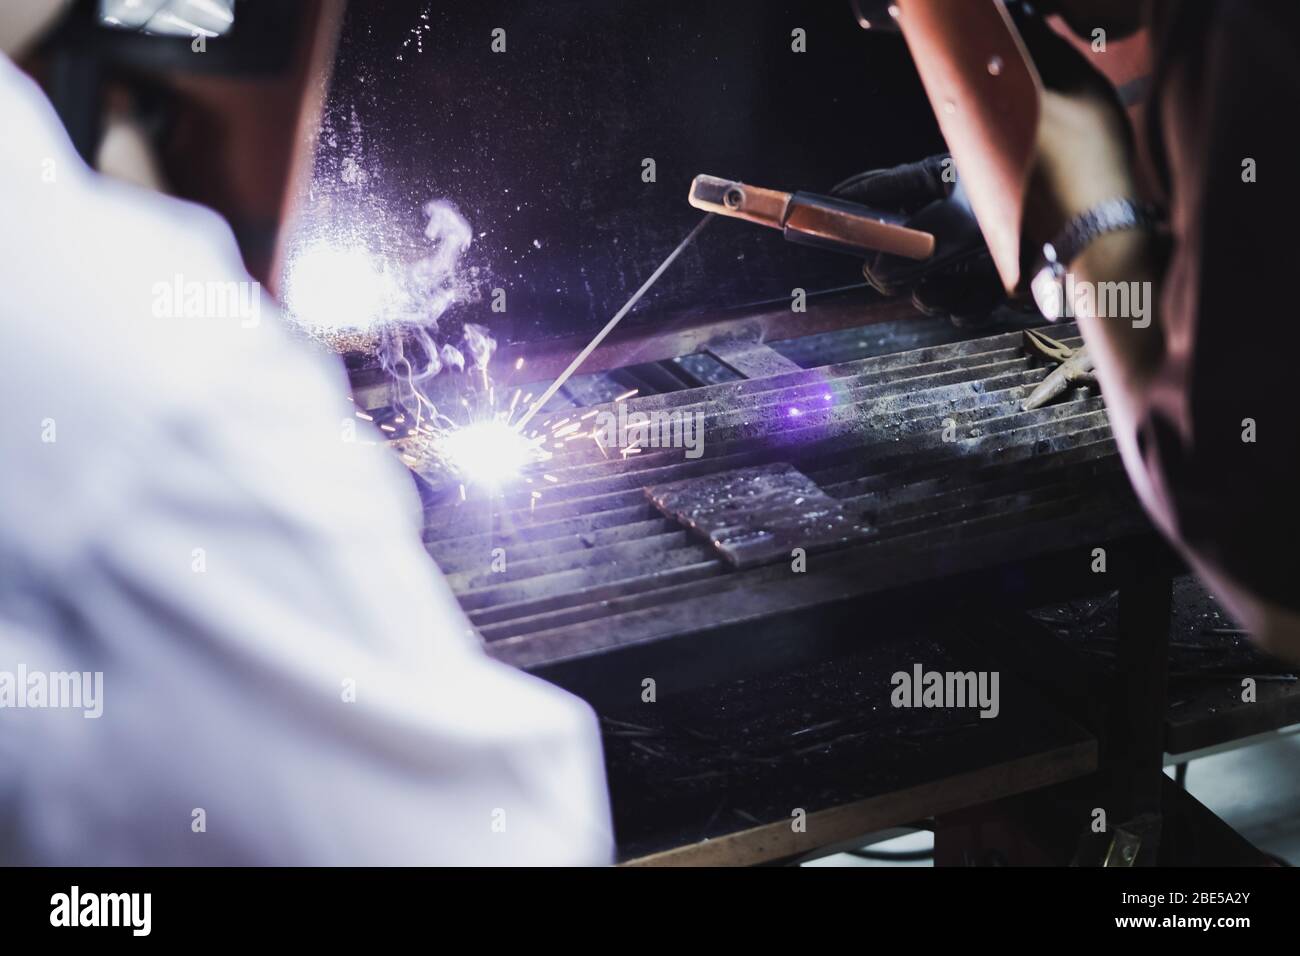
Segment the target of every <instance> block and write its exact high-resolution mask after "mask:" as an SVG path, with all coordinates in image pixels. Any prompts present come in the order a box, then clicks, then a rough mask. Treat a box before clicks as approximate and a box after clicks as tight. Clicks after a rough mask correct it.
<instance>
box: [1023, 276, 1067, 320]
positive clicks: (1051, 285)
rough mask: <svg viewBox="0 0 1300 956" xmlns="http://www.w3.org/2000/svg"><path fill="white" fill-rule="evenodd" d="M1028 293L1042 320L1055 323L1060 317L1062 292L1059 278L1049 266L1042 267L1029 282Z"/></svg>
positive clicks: (1062, 307)
mask: <svg viewBox="0 0 1300 956" xmlns="http://www.w3.org/2000/svg"><path fill="white" fill-rule="evenodd" d="M1029 291H1030V293H1031V294H1032V295H1033V297H1034V304H1035V305H1037V306H1038V311H1039V312H1041V313H1043V318H1045V319H1047V320H1049V321H1051V322H1055V321H1057V320H1058V319H1060V317H1061V313H1062V312H1063V311H1064V305H1065V303H1064V302H1063V301H1062V299H1063V296H1064V290H1063V289H1062V288H1061V277H1060V275H1059V274H1058V272H1057V270H1056V269H1054V268H1052V266H1051V265H1046V266H1043V268H1041V269H1039V270H1038V273H1037V275H1035V276H1034V278H1033V279H1031V280H1030V282H1029Z"/></svg>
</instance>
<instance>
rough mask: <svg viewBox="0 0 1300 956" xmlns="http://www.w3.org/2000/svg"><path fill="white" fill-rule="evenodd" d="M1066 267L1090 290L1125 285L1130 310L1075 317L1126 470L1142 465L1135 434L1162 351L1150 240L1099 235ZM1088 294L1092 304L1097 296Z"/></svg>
mask: <svg viewBox="0 0 1300 956" xmlns="http://www.w3.org/2000/svg"><path fill="white" fill-rule="evenodd" d="M1070 271H1071V272H1072V273H1073V275H1074V280H1075V282H1076V283H1083V282H1087V283H1090V284H1091V286H1092V288H1093V289H1098V288H1100V287H1101V284H1102V283H1125V284H1127V285H1128V288H1129V289H1130V292H1129V297H1128V301H1129V303H1130V310H1129V311H1130V313H1131V314H1130V315H1126V316H1119V315H1098V314H1097V310H1096V309H1095V308H1093V310H1092V311H1091V312H1088V311H1086V310H1085V311H1082V312H1080V313H1079V314H1078V320H1079V328H1080V330H1081V332H1082V333H1083V339H1084V341H1085V342H1086V343H1087V345H1088V351H1089V352H1090V353H1091V355H1092V358H1093V362H1094V365H1095V369H1096V375H1097V378H1098V380H1099V381H1100V382H1101V386H1102V390H1103V392H1104V394H1105V396H1106V407H1107V409H1108V410H1109V413H1110V417H1111V422H1112V426H1113V428H1114V431H1115V436H1116V440H1117V441H1118V442H1119V443H1120V449H1121V451H1122V452H1123V453H1124V457H1125V461H1126V463H1127V465H1128V467H1129V471H1130V473H1132V472H1133V471H1134V470H1135V469H1139V468H1145V466H1144V465H1143V463H1142V462H1140V461H1139V460H1137V458H1136V455H1137V449H1136V441H1135V436H1136V432H1137V427H1138V424H1139V421H1140V419H1141V416H1142V409H1143V408H1144V406H1145V396H1146V394H1147V391H1148V389H1149V388H1150V386H1151V381H1152V378H1153V377H1154V375H1155V374H1156V372H1157V370H1158V368H1159V364H1160V362H1161V360H1162V357H1163V355H1164V351H1165V342H1164V334H1163V332H1162V328H1163V326H1162V324H1161V321H1160V315H1159V304H1160V288H1161V277H1160V273H1159V262H1158V256H1157V249H1156V244H1155V240H1154V238H1153V237H1152V236H1150V235H1149V234H1148V233H1145V232H1136V231H1129V232H1118V233H1112V234H1111V235H1107V236H1103V237H1101V238H1099V239H1097V240H1096V241H1094V242H1093V243H1091V244H1090V245H1089V246H1088V248H1087V249H1086V250H1084V252H1083V253H1082V254H1081V255H1080V256H1079V258H1078V259H1076V260H1075V262H1074V263H1073V265H1072V267H1071V270H1070ZM1135 283H1136V285H1135ZM1139 296H1140V298H1138V297H1139ZM1092 299H1093V303H1092V304H1093V305H1094V306H1095V305H1096V303H1097V302H1098V301H1100V300H1101V296H1097V295H1094V296H1093V297H1092ZM1138 302H1141V303H1142V304H1143V314H1141V315H1139V314H1137V311H1136V309H1135V308H1133V307H1134V306H1135V305H1136V304H1137V303H1138Z"/></svg>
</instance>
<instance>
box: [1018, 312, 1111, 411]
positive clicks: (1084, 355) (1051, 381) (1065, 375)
mask: <svg viewBox="0 0 1300 956" xmlns="http://www.w3.org/2000/svg"><path fill="white" fill-rule="evenodd" d="M1025 344H1026V345H1027V346H1028V347H1029V348H1030V349H1032V350H1033V351H1035V352H1037V353H1038V354H1039V355H1041V356H1043V358H1046V359H1050V360H1051V361H1053V362H1059V363H1060V364H1059V365H1057V367H1056V368H1054V369H1052V371H1051V372H1050V373H1049V374H1048V376H1047V378H1045V379H1043V380H1042V381H1041V382H1039V383H1038V387H1037V388H1035V389H1034V390H1033V391H1032V392H1030V393H1029V397H1028V398H1026V399H1025V402H1024V409H1025V411H1027V412H1029V411H1033V410H1034V409H1035V408H1041V407H1042V406H1044V405H1046V404H1047V403H1048V402H1050V401H1052V399H1054V398H1056V397H1057V396H1059V395H1061V394H1062V393H1063V392H1065V391H1066V390H1067V389H1069V388H1071V387H1076V386H1080V385H1096V384H1097V377H1096V376H1095V375H1093V373H1092V356H1090V355H1089V354H1088V347H1087V346H1086V345H1081V346H1079V348H1077V349H1072V348H1070V347H1069V346H1068V345H1063V344H1062V343H1060V342H1058V341H1056V339H1053V338H1049V337H1048V336H1046V335H1044V334H1043V333H1042V332H1038V331H1035V330H1034V329H1025Z"/></svg>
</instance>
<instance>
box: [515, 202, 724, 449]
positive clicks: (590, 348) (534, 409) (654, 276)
mask: <svg viewBox="0 0 1300 956" xmlns="http://www.w3.org/2000/svg"><path fill="white" fill-rule="evenodd" d="M713 215H714V214H713V213H711V212H710V213H705V215H704V218H703V219H701V220H700V221H699V222H698V223H697V224H696V226H695V228H694V229H692V230H691V231H690V234H689V235H688V236H687V237H686V238H685V239H683V240H682V241H681V243H680V244H679V245H678V246H677V248H676V249H674V250H673V251H672V252H670V253H669V254H668V258H667V259H665V260H664V261H663V262H661V263H659V268H658V269H656V270H655V271H654V272H652V273H651V274H650V278H648V279H646V280H645V282H643V283H642V284H641V288H639V289H637V290H636V292H635V293H633V295H632V298H630V299H628V300H627V302H626V303H625V304H624V306H623V308H621V309H619V310H618V312H616V313H615V314H614V317H613V318H612V319H610V320H609V322H607V323H606V324H605V327H604V328H603V329H601V330H600V331H599V332H597V333H596V337H595V338H594V339H592V340H591V341H590V342H588V343H587V346H586V348H584V349H583V350H582V351H581V352H579V353H578V357H577V358H575V359H574V360H573V361H572V362H570V363H569V367H568V368H566V369H565V370H564V371H563V372H561V373H560V377H559V378H557V379H556V380H555V381H554V382H552V383H551V387H550V388H548V389H547V390H546V391H544V392H542V397H541V398H539V399H538V400H537V401H535V402H533V404H532V405H531V406H529V408H528V411H527V412H526V413H525V414H524V417H523V418H521V419H519V424H518V425H517V426H516V427H517V428H518V429H519V431H521V432H522V431H523V430H524V426H526V425H527V424H528V422H529V420H530V419H532V417H533V416H534V415H536V414H537V413H538V412H539V411H541V410H542V406H543V405H545V404H546V403H547V402H549V401H550V400H551V396H552V395H554V394H555V393H556V392H558V391H559V390H560V388H561V386H563V385H564V383H565V382H567V381H568V380H569V379H570V378H571V377H572V375H573V373H574V372H576V371H577V370H578V366H580V365H581V364H582V363H583V362H585V361H586V360H587V356H588V355H590V354H591V353H592V352H594V351H596V346H597V345H599V344H600V343H601V342H603V341H604V339H605V336H607V335H609V333H610V332H613V331H614V326H616V325H618V324H619V323H620V322H622V321H623V316H625V315H627V314H628V313H629V312H631V311H632V307H633V306H635V305H636V304H637V303H638V302H640V301H641V296H643V295H645V294H646V291H647V290H648V289H649V288H650V287H651V286H652V285H654V284H655V282H657V281H658V279H659V277H660V276H661V275H663V274H664V270H665V269H667V268H668V267H669V266H670V265H672V264H673V260H674V259H676V258H677V257H678V256H680V255H681V254H682V250H683V249H685V248H686V247H687V246H689V245H690V244H691V243H692V242H693V241H694V240H695V237H696V236H698V235H699V234H700V231H701V230H702V229H703V228H704V227H705V226H707V225H708V224H709V220H710V219H712V218H713Z"/></svg>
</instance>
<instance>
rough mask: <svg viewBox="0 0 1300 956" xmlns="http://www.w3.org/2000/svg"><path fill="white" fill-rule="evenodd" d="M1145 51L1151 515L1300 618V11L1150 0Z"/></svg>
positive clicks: (1256, 3)
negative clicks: (1151, 297)
mask: <svg viewBox="0 0 1300 956" xmlns="http://www.w3.org/2000/svg"><path fill="white" fill-rule="evenodd" d="M1152 45H1153V49H1154V52H1155V70H1154V75H1153V82H1152V88H1151V101H1150V103H1149V105H1148V108H1147V114H1146V115H1147V130H1146V136H1145V142H1144V144H1143V145H1144V147H1145V150H1144V151H1145V153H1146V155H1147V158H1148V160H1149V162H1150V166H1151V172H1152V173H1153V174H1154V176H1153V178H1154V180H1155V181H1156V182H1157V183H1158V185H1159V187H1160V189H1162V190H1163V192H1164V194H1165V195H1164V197H1163V198H1164V202H1165V204H1166V205H1167V207H1168V209H1169V211H1170V217H1171V226H1172V232H1173V245H1172V250H1171V253H1170V259H1169V262H1168V269H1167V271H1166V273H1165V284H1164V290H1163V298H1162V303H1161V305H1162V309H1161V322H1162V324H1163V327H1164V334H1165V339H1166V350H1165V355H1164V360H1163V362H1162V365H1161V367H1160V369H1159V372H1158V374H1157V376H1156V379H1155V383H1154V388H1153V389H1152V390H1151V392H1150V394H1149V396H1148V401H1147V407H1146V409H1145V415H1144V416H1143V417H1142V419H1141V420H1140V421H1139V424H1138V442H1139V447H1140V448H1141V449H1142V452H1143V456H1144V459H1145V461H1146V465H1147V467H1148V469H1149V470H1150V472H1151V479H1152V482H1153V484H1154V487H1155V491H1156V498H1157V501H1156V511H1157V515H1156V517H1157V520H1159V521H1160V522H1161V524H1162V525H1164V526H1165V527H1166V528H1167V529H1169V530H1170V531H1171V533H1172V534H1173V535H1175V536H1176V537H1177V538H1178V539H1179V540H1181V541H1182V542H1183V543H1184V544H1186V545H1187V546H1188V547H1189V548H1190V549H1191V550H1192V551H1193V552H1194V553H1195V554H1196V555H1198V557H1199V558H1200V559H1202V560H1204V561H1205V562H1206V563H1207V564H1209V565H1210V566H1211V567H1213V568H1216V569H1218V570H1219V571H1221V572H1222V573H1224V574H1226V575H1227V576H1228V577H1229V578H1231V579H1233V580H1235V581H1236V582H1238V583H1240V584H1241V585H1243V586H1245V587H1246V588H1248V589H1249V590H1251V591H1252V592H1254V593H1256V594H1257V595H1259V596H1261V597H1264V598H1266V599H1268V600H1270V601H1272V602H1275V603H1277V604H1280V605H1283V606H1285V607H1287V608H1290V609H1292V610H1296V609H1300V587H1298V586H1297V583H1296V578H1297V560H1296V553H1295V550H1294V549H1295V547H1296V545H1297V542H1298V541H1300V534H1298V533H1297V532H1300V474H1297V468H1298V466H1300V391H1297V387H1298V386H1300V365H1297V361H1296V359H1297V356H1300V314H1297V313H1298V312H1300V310H1297V308H1296V294H1297V292H1300V285H1298V282H1300V240H1298V238H1297V237H1300V215H1298V214H1300V202H1298V201H1297V193H1296V189H1297V185H1300V183H1298V182H1297V176H1298V174H1300V169H1298V168H1297V162H1300V144H1298V143H1297V136H1296V130H1295V124H1296V123H1297V122H1300V3H1296V2H1293V0H1215V2H1208V0H1207V2H1194V3H1193V2H1182V3H1178V2H1157V3H1156V4H1154V9H1153V20H1152ZM1246 160H1253V161H1254V175H1255V181H1254V182H1248V181H1245V179H1244V178H1243V173H1244V172H1245V169H1244V167H1243V163H1245V161H1246ZM1246 178H1249V177H1246ZM1252 423H1253V438H1254V440H1253V441H1247V440H1243V436H1245V438H1249V437H1251V434H1250V432H1251V428H1252Z"/></svg>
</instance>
